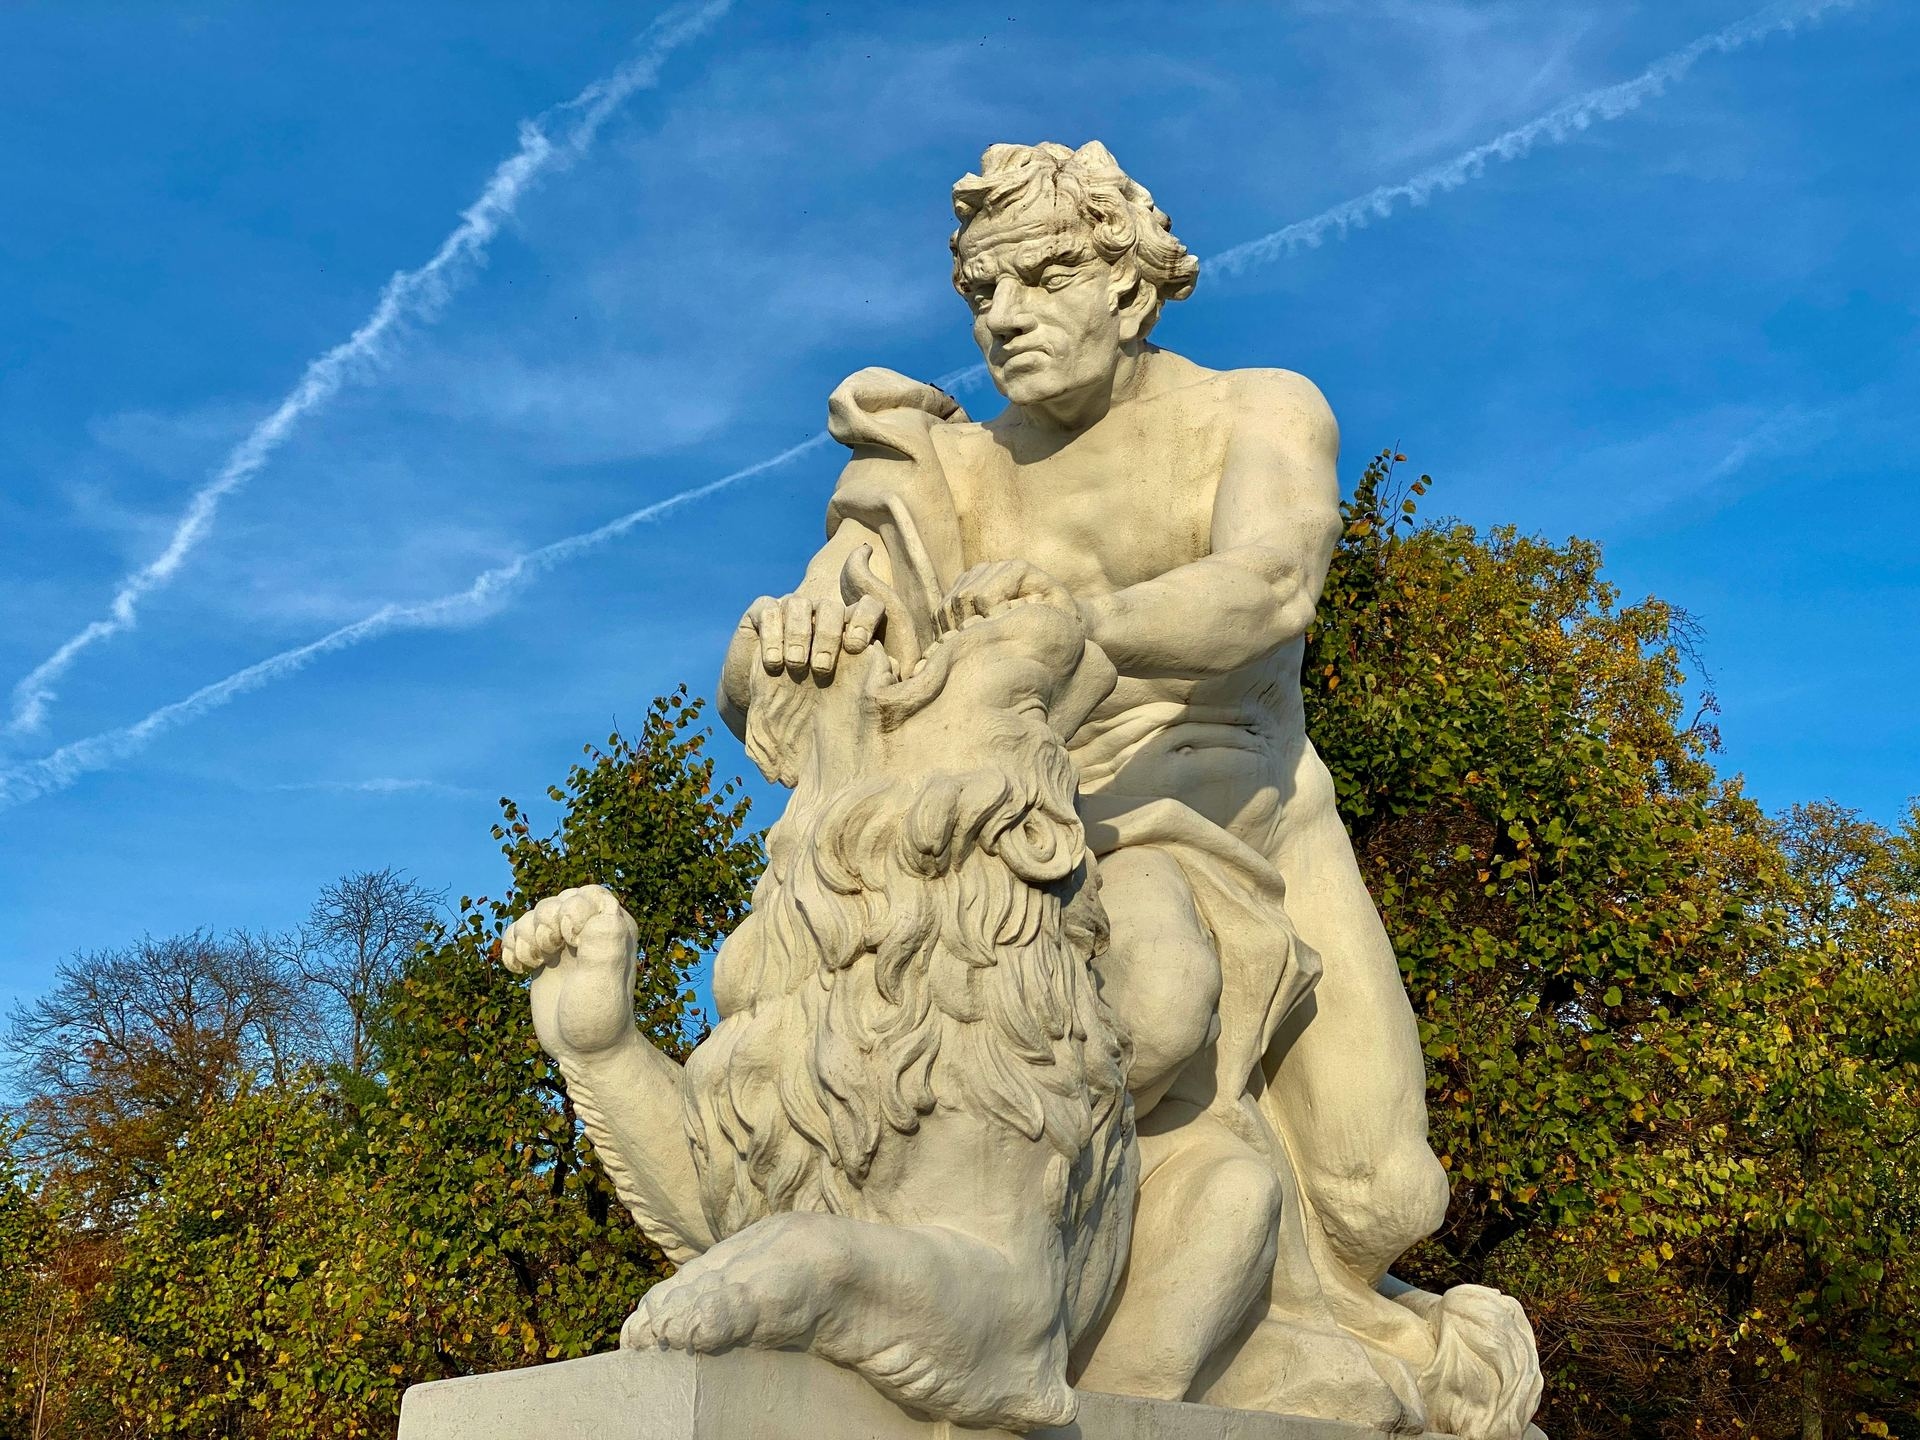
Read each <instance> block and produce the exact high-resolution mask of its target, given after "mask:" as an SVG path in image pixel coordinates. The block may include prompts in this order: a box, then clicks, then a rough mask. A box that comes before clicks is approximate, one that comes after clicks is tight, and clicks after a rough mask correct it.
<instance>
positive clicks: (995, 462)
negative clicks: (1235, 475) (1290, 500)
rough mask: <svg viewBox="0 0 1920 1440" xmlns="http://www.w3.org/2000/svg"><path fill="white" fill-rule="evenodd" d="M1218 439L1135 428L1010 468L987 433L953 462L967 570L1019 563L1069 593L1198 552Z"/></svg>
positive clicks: (1219, 450) (1128, 578)
mask: <svg viewBox="0 0 1920 1440" xmlns="http://www.w3.org/2000/svg"><path fill="white" fill-rule="evenodd" d="M1224 451H1225V443H1224V439H1221V440H1218V441H1216V440H1215V438H1214V437H1213V436H1210V435H1207V434H1204V433H1198V434H1187V433H1182V432H1181V431H1178V430H1167V429H1160V430H1157V431H1156V430H1151V429H1148V428H1146V427H1142V426H1127V427H1124V428H1121V427H1116V428H1115V431H1114V432H1113V433H1112V434H1104V433H1102V434H1095V435H1088V436H1083V437H1081V439H1080V440H1079V441H1076V442H1075V443H1074V444H1073V445H1070V446H1068V447H1067V448H1066V449H1065V450H1062V451H1061V452H1059V453H1058V454H1055V455H1051V456H1048V457H1046V458H1045V459H1040V460H1033V461H1029V462H1026V463H1016V462H1015V460H1014V459H1013V457H1012V456H1011V455H1010V454H1009V453H1008V452H1007V451H1006V450H1005V449H1004V448H1002V447H1001V446H1000V445H998V444H996V443H994V442H993V441H992V440H991V439H989V438H988V437H985V436H979V437H978V438H977V440H976V442H975V443H974V444H972V445H969V446H967V447H966V450H965V453H964V454H962V455H955V456H953V457H951V460H952V461H958V462H960V463H958V464H953V463H951V462H950V464H949V476H948V480H949V484H950V485H951V486H952V490H953V496H954V501H955V504H956V506H957V508H958V510H959V512H960V538H961V544H962V547H963V549H964V551H965V555H966V563H967V564H969V565H975V564H978V563H980V562H981V561H985V560H1025V561H1027V562H1028V563H1029V564H1033V565H1037V566H1039V567H1040V568H1041V569H1042V570H1045V571H1046V572H1047V573H1048V574H1050V575H1053V576H1055V577H1057V578H1058V579H1059V580H1061V581H1062V582H1064V583H1065V584H1066V585H1067V586H1068V587H1069V588H1070V589H1073V590H1076V591H1087V592H1098V591H1103V590H1108V589H1117V588H1120V587H1122V586H1126V585H1134V584H1138V583H1139V582H1140V581H1142V580H1148V579H1151V578H1153V577H1154V576H1156V575H1162V574H1165V573H1166V572H1167V571H1168V570H1171V569H1173V568H1174V567H1175V566H1178V565H1184V564H1187V563H1188V562H1189V561H1193V560H1197V559H1199V558H1200V557H1201V556H1203V555H1205V554H1206V553H1207V550H1208V543H1209V537H1210V533H1211V529H1212V515H1213V498H1214V492H1215V490H1216V489H1217V487H1218V485H1219V479H1220V470H1221V465H1222V463H1223V460H1224Z"/></svg>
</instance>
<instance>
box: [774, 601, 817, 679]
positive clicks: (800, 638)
mask: <svg viewBox="0 0 1920 1440" xmlns="http://www.w3.org/2000/svg"><path fill="white" fill-rule="evenodd" d="M780 622H781V625H782V627H783V628H784V630H785V635H784V637H783V638H784V639H785V641H786V645H785V648H784V650H783V655H784V658H785V659H786V662H787V664H788V665H789V666H791V667H792V668H794V669H796V670H797V669H799V668H801V667H802V666H804V665H805V664H806V663H807V656H808V654H809V652H811V650H812V648H813V601H812V600H811V599H809V598H808V597H807V596H805V595H789V596H788V597H787V598H786V601H785V603H784V613H783V614H782V615H781V617H780Z"/></svg>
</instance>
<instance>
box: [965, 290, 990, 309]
mask: <svg viewBox="0 0 1920 1440" xmlns="http://www.w3.org/2000/svg"><path fill="white" fill-rule="evenodd" d="M967 304H969V305H971V306H972V307H973V308H974V309H976V310H984V309H986V308H987V307H988V306H989V305H991V304H993V290H992V289H991V288H990V287H982V286H979V285H976V286H974V287H973V289H971V290H969V291H967Z"/></svg>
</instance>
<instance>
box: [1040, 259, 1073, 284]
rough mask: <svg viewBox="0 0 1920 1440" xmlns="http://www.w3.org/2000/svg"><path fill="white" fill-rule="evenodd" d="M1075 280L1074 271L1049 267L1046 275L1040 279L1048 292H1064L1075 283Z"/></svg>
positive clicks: (1053, 266) (1054, 266) (1055, 266)
mask: <svg viewBox="0 0 1920 1440" xmlns="http://www.w3.org/2000/svg"><path fill="white" fill-rule="evenodd" d="M1073 279H1074V276H1073V271H1071V270H1063V269H1061V268H1060V267H1059V266H1057V265H1049V266H1048V267H1047V270H1046V273H1045V274H1043V275H1042V276H1041V277H1040V284H1041V285H1042V287H1044V288H1045V289H1047V290H1064V289H1066V288H1067V286H1069V285H1071V284H1072V283H1073Z"/></svg>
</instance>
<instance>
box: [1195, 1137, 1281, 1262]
mask: <svg viewBox="0 0 1920 1440" xmlns="http://www.w3.org/2000/svg"><path fill="white" fill-rule="evenodd" d="M1194 1181H1195V1184H1194V1186H1193V1193H1192V1195H1191V1197H1190V1199H1191V1202H1192V1203H1191V1205H1190V1207H1189V1209H1188V1212H1187V1213H1188V1215H1189V1217H1190V1220H1191V1229H1192V1232H1193V1233H1194V1234H1204V1235H1209V1236H1214V1237H1219V1240H1224V1241H1225V1242H1226V1247H1227V1248H1230V1249H1232V1250H1234V1251H1237V1252H1240V1253H1241V1254H1242V1255H1243V1257H1244V1261H1245V1263H1246V1264H1248V1265H1254V1264H1257V1263H1258V1262H1259V1260H1260V1257H1262V1256H1264V1255H1266V1254H1268V1252H1269V1251H1270V1250H1271V1248H1272V1246H1273V1243H1274V1239H1275V1237H1276V1236H1277V1235H1278V1234H1279V1230H1280V1208H1281V1205H1282V1202H1283V1195H1282V1191H1281V1187H1280V1180H1279V1177H1278V1176H1276V1175H1275V1174H1274V1173H1273V1168H1272V1167H1271V1166H1269V1165H1268V1164H1267V1163H1266V1162H1265V1161H1263V1160H1260V1159H1258V1158H1256V1157H1254V1156H1251V1155H1230V1156H1226V1157H1223V1158H1221V1159H1218V1160H1214V1161H1212V1162H1210V1163H1209V1164H1207V1165H1205V1166H1202V1167H1200V1169H1199V1171H1198V1172H1197V1173H1196V1175H1195V1176H1194ZM1210 1243H1218V1241H1215V1242H1210Z"/></svg>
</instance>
